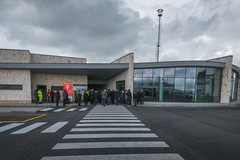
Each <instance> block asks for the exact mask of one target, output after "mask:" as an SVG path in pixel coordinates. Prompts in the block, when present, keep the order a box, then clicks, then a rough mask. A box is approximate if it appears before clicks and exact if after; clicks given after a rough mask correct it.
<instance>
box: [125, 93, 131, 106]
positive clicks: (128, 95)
mask: <svg viewBox="0 0 240 160" xmlns="http://www.w3.org/2000/svg"><path fill="white" fill-rule="evenodd" d="M126 96H127V105H130V106H131V101H132V93H131V91H130V89H129V90H128V91H127V93H126Z"/></svg>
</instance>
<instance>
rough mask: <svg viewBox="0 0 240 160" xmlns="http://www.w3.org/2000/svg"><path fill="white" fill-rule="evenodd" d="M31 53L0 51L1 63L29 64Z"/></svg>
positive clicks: (12, 50) (10, 50)
mask: <svg viewBox="0 0 240 160" xmlns="http://www.w3.org/2000/svg"><path fill="white" fill-rule="evenodd" d="M30 61H31V53H30V52H29V51H28V50H14V49H0V62H1V63H30Z"/></svg>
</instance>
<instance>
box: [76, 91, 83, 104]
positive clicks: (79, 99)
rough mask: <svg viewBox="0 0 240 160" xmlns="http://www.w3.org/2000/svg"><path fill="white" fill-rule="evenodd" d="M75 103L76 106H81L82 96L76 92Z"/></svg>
mask: <svg viewBox="0 0 240 160" xmlns="http://www.w3.org/2000/svg"><path fill="white" fill-rule="evenodd" d="M76 102H77V103H78V106H81V102H82V94H81V92H80V91H77V93H76Z"/></svg>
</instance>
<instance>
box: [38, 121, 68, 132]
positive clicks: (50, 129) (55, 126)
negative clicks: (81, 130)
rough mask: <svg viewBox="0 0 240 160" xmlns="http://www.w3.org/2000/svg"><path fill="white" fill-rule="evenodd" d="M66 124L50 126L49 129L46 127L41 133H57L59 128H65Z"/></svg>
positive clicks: (60, 123) (58, 123) (59, 123)
mask: <svg viewBox="0 0 240 160" xmlns="http://www.w3.org/2000/svg"><path fill="white" fill-rule="evenodd" d="M67 123H68V122H57V123H55V124H54V125H52V126H51V127H48V128H47V129H45V130H44V131H42V132H41V133H55V132H57V131H58V130H59V129H60V128H62V127H63V126H65V125H66V124H67Z"/></svg>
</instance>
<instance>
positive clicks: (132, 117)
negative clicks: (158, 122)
mask: <svg viewBox="0 0 240 160" xmlns="http://www.w3.org/2000/svg"><path fill="white" fill-rule="evenodd" d="M83 119H137V118H136V117H84V118H83Z"/></svg>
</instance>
